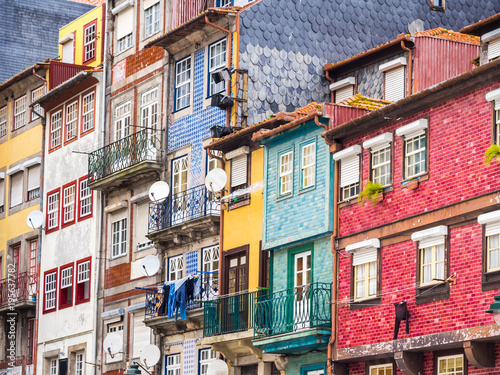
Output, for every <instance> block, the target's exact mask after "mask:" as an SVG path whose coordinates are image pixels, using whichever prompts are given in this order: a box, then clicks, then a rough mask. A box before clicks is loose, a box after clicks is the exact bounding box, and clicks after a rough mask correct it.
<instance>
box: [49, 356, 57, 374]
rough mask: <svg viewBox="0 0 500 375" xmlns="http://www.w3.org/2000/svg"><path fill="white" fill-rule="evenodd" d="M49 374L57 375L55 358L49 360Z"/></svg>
mask: <svg viewBox="0 0 500 375" xmlns="http://www.w3.org/2000/svg"><path fill="white" fill-rule="evenodd" d="M49 372H50V375H58V374H59V360H58V359H57V358H52V359H51V360H50V364H49Z"/></svg>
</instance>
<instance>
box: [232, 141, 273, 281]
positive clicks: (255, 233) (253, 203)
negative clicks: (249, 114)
mask: <svg viewBox="0 0 500 375" xmlns="http://www.w3.org/2000/svg"><path fill="white" fill-rule="evenodd" d="M225 169H226V173H227V175H228V176H230V173H231V162H227V163H226V167H225ZM250 169H251V171H250V185H254V184H256V183H257V182H262V181H263V180H264V149H263V148H260V149H257V150H255V151H253V152H252V153H251V159H250ZM228 180H230V179H228ZM226 189H229V184H228V185H227V186H226ZM263 197H264V195H263V194H262V188H260V189H256V190H254V191H252V192H251V197H250V204H249V205H246V206H242V207H239V208H236V209H233V210H231V211H228V210H225V211H224V221H223V233H224V235H223V246H222V249H223V250H224V251H227V250H231V249H234V248H237V247H240V246H244V245H247V244H248V245H249V251H248V254H249V260H248V262H249V263H248V289H249V290H255V289H256V288H257V286H259V256H260V241H261V240H262V217H263Z"/></svg>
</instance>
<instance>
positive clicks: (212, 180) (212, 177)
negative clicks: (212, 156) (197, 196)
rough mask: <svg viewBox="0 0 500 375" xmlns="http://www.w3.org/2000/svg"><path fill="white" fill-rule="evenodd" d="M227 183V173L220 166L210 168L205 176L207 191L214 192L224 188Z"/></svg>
mask: <svg viewBox="0 0 500 375" xmlns="http://www.w3.org/2000/svg"><path fill="white" fill-rule="evenodd" d="M226 183H227V174H226V172H225V171H224V170H223V169H221V168H215V169H212V170H211V171H210V172H208V174H207V177H206V178H205V186H206V187H207V190H208V191H211V192H212V193H216V192H219V191H221V190H222V189H224V186H226Z"/></svg>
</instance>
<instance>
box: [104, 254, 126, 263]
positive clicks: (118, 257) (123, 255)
mask: <svg viewBox="0 0 500 375" xmlns="http://www.w3.org/2000/svg"><path fill="white" fill-rule="evenodd" d="M126 256H127V253H125V254H120V255H116V256H114V257H111V258H109V259H108V260H109V261H110V262H112V261H113V260H116V259H120V258H123V257H126Z"/></svg>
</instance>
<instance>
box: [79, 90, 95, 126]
mask: <svg viewBox="0 0 500 375" xmlns="http://www.w3.org/2000/svg"><path fill="white" fill-rule="evenodd" d="M94 98H95V92H94V91H92V92H91V93H89V94H87V95H84V96H83V99H82V129H81V132H82V134H83V133H86V132H88V131H90V130H92V129H94Z"/></svg>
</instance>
